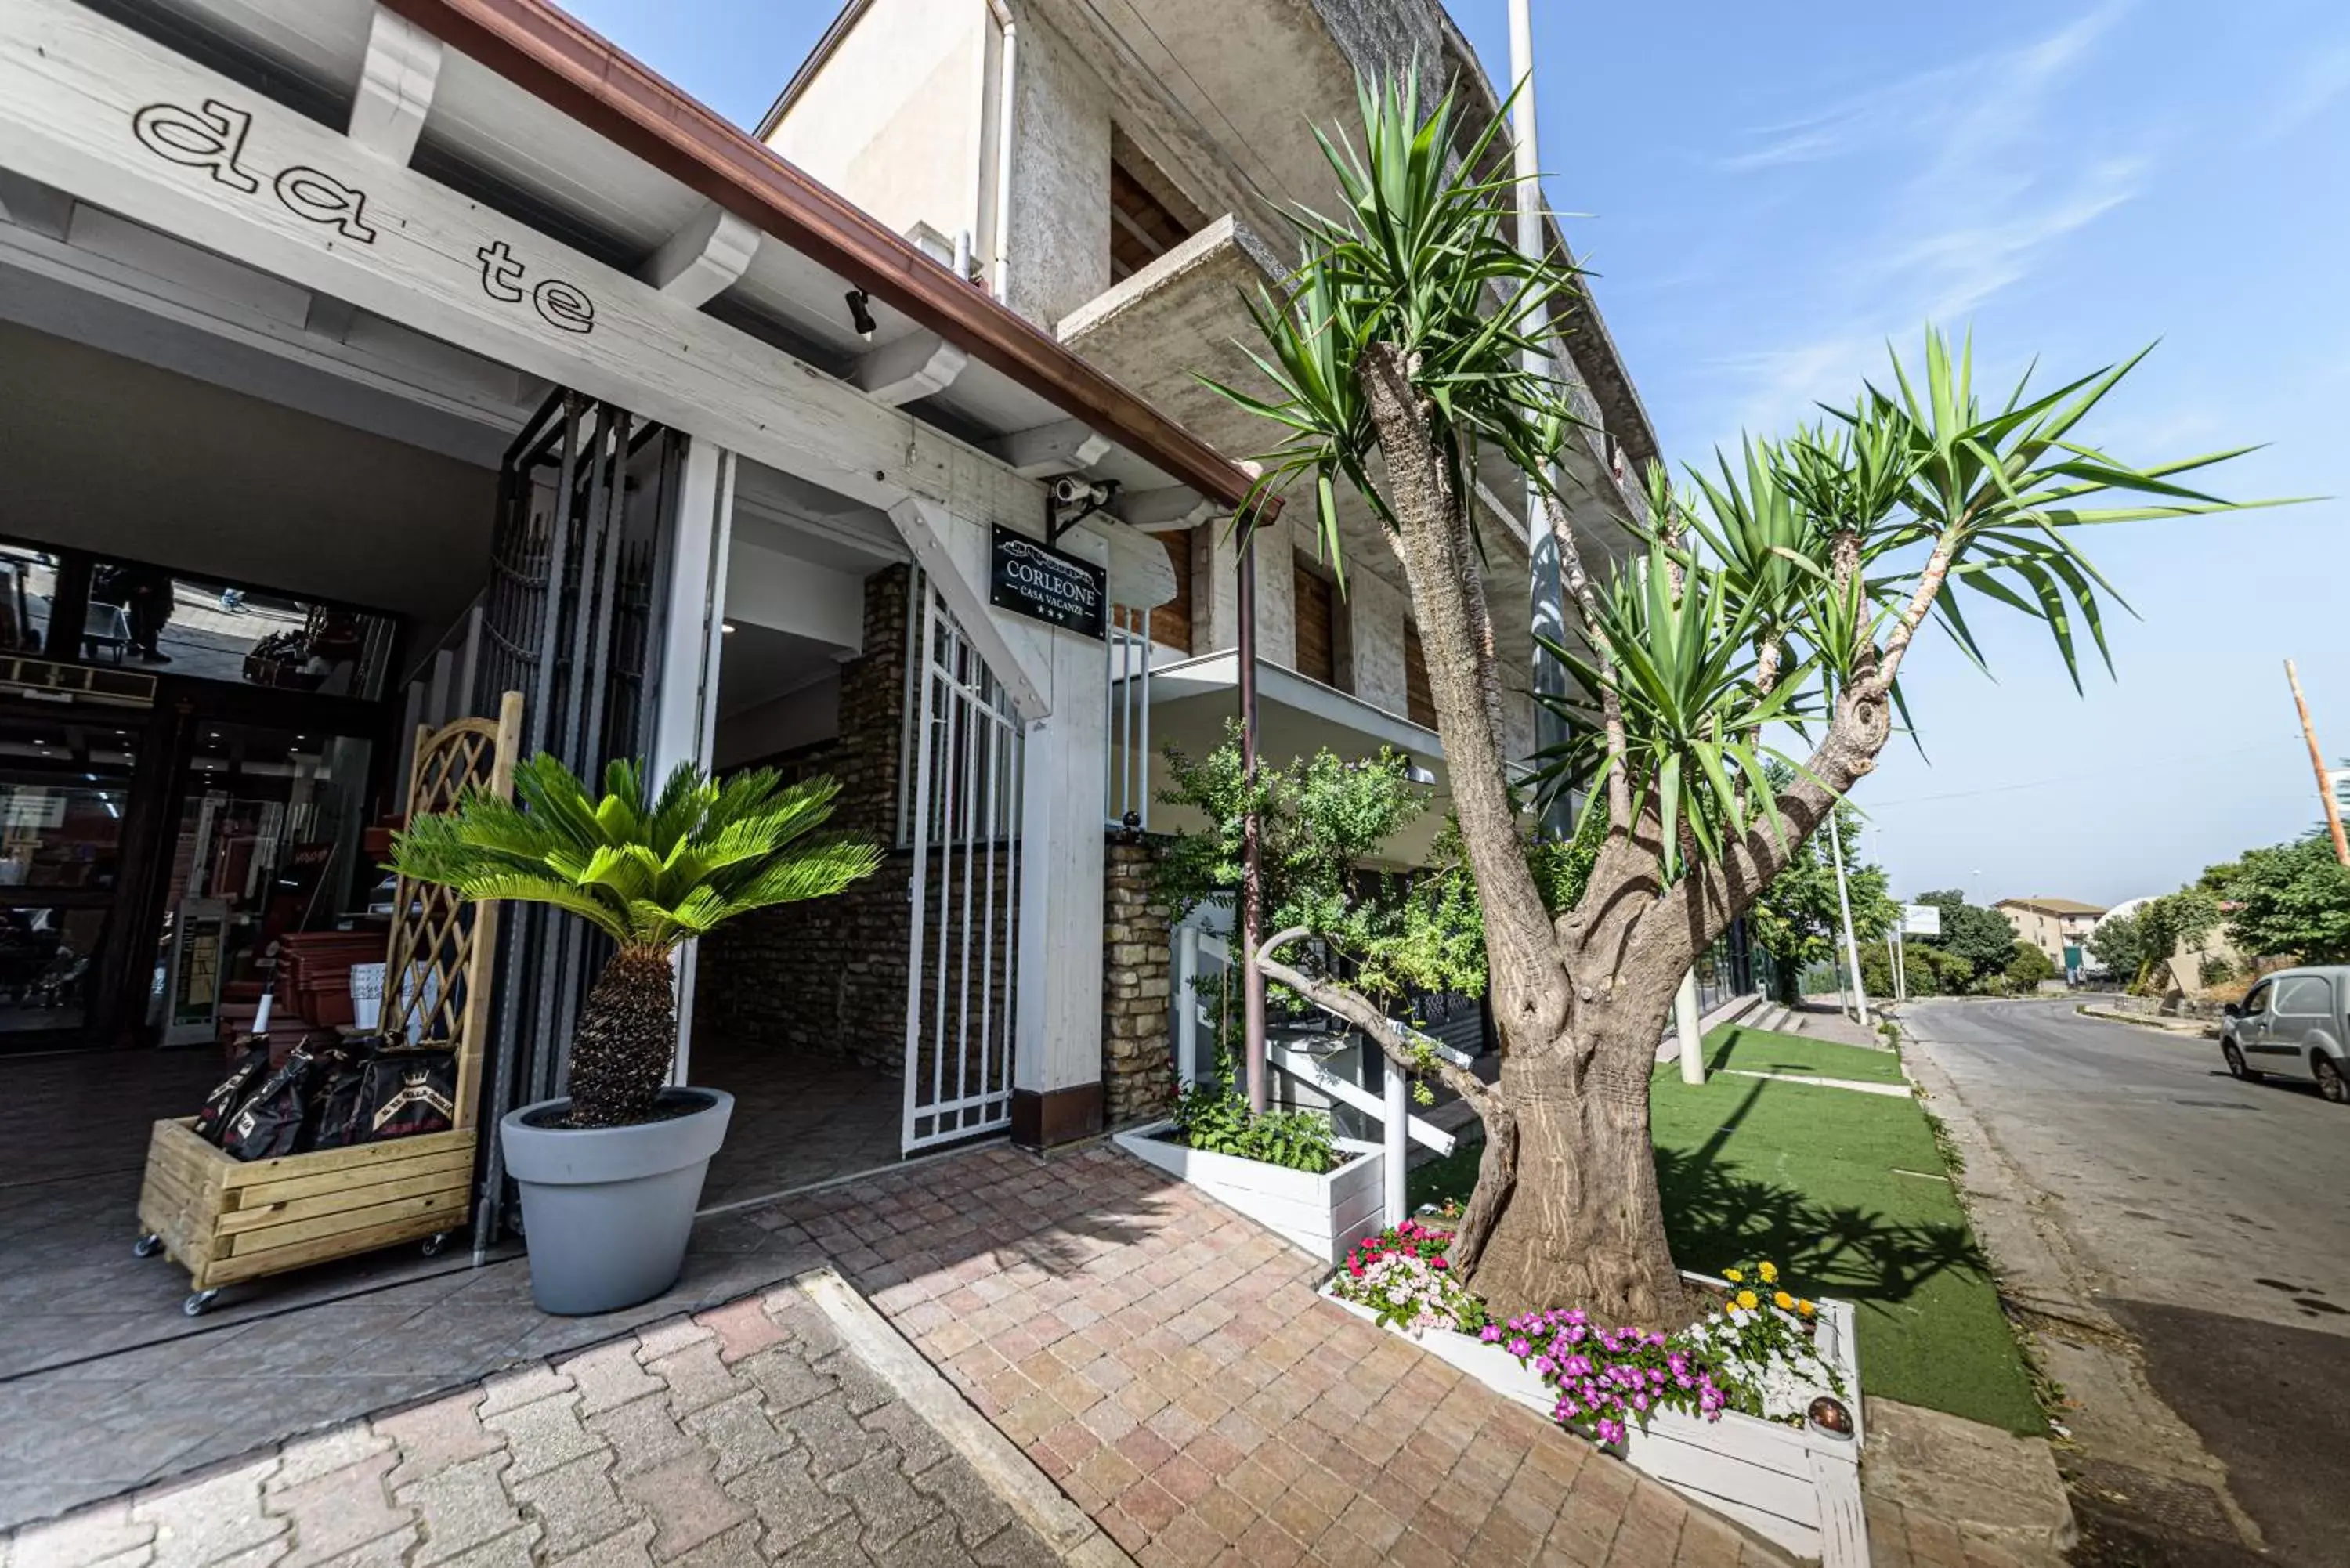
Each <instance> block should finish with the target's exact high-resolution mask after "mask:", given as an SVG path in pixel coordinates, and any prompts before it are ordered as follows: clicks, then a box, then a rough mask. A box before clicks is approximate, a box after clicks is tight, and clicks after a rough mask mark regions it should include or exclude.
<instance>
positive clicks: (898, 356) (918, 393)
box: [848, 332, 971, 409]
mask: <svg viewBox="0 0 2350 1568" xmlns="http://www.w3.org/2000/svg"><path fill="white" fill-rule="evenodd" d="M970 362H971V356H970V355H968V354H966V353H964V352H963V351H962V349H961V348H957V347H956V346H955V345H953V344H951V343H950V342H948V341H947V340H946V339H945V338H943V337H940V336H939V335H938V334H937V333H935V332H910V333H908V334H907V335H906V336H905V337H900V338H899V339H898V340H897V341H896V342H895V343H885V344H883V345H882V346H881V347H880V348H876V349H874V350H873V352H871V353H870V354H868V355H866V356H865V357H864V358H861V359H859V360H858V362H857V366H856V369H853V370H851V371H850V372H849V377H848V379H849V380H850V381H852V382H854V383H855V384H856V385H857V386H858V387H860V388H862V389H864V390H865V391H866V392H868V394H870V395H871V397H872V399H873V400H874V401H875V402H877V403H887V404H889V406H890V407H891V408H893V409H894V408H897V407H898V406H899V405H900V404H903V403H910V402H912V401H914V400H916V399H917V398H927V397H929V396H930V395H931V393H933V392H943V391H945V390H946V389H948V388H949V387H951V386H952V385H953V384H954V379H955V378H956V377H957V376H960V375H962V368H963V367H964V366H965V365H967V364H969V363H970Z"/></svg>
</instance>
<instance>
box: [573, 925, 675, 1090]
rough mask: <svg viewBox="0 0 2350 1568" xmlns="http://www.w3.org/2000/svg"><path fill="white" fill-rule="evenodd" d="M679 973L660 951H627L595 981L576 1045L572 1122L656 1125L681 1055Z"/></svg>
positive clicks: (650, 949)
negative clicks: (656, 1103) (658, 1101)
mask: <svg viewBox="0 0 2350 1568" xmlns="http://www.w3.org/2000/svg"><path fill="white" fill-rule="evenodd" d="M675 979H676V975H675V971H672V970H671V968H670V962H669V954H668V953H667V952H666V951H664V950H661V949H660V948H650V947H646V948H622V949H621V950H619V952H616V953H614V954H613V955H612V958H611V961H610V962H608V963H607V964H606V965H605V966H604V972H603V973H601V974H599V975H598V976H597V977H596V988H595V989H594V990H593V991H591V992H588V993H587V1008H586V1010H585V1011H584V1012H582V1013H581V1014H580V1018H579V1033H578V1034H577V1036H575V1037H574V1038H573V1040H572V1043H571V1125H572V1126H573V1127H629V1126H630V1125H632V1124H634V1123H637V1122H643V1121H650V1120H651V1119H652V1114H653V1099H654V1096H658V1095H659V1094H660V1092H661V1090H662V1088H663V1087H664V1086H666V1085H668V1083H669V1074H670V1064H671V1062H673V1061H674V1060H675V1059H676V1057H677V997H676V989H675Z"/></svg>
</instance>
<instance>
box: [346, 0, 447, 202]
mask: <svg viewBox="0 0 2350 1568" xmlns="http://www.w3.org/2000/svg"><path fill="white" fill-rule="evenodd" d="M440 79H441V40H440V39H438V38H436V37H434V36H432V34H430V33H428V32H426V31H425V30H424V29H423V28H421V27H420V26H417V25H416V24H415V23H413V22H411V21H410V20H408V18H406V17H405V16H394V15H393V14H392V13H390V11H387V10H385V9H384V8H383V7H382V6H381V5H378V6H377V7H376V8H375V19H374V20H373V21H371V22H369V24H368V50H367V63H366V65H364V66H363V67H360V69H359V96H358V97H357V98H356V99H352V100H351V124H350V130H349V136H350V139H351V140H353V141H355V142H357V143H358V144H359V146H361V147H364V148H366V149H367V150H368V151H369V152H372V153H374V154H375V155H376V156H377V157H379V158H381V159H384V160H386V161H390V162H393V163H400V164H405V163H406V162H407V161H409V160H410V159H411V158H413V157H414V156H415V155H416V139H417V138H418V137H419V136H420V135H421V134H423V131H424V117H425V116H426V115H427V114H429V113H431V112H432V90H433V88H434V87H435V86H437V85H438V84H439V82H440Z"/></svg>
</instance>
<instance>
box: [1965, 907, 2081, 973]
mask: <svg viewBox="0 0 2350 1568" xmlns="http://www.w3.org/2000/svg"><path fill="white" fill-rule="evenodd" d="M1991 908H1992V909H1997V910H1998V911H1999V912H2000V913H2001V914H2002V915H2005V916H2006V917H2007V923H2008V924H2009V925H2011V926H2012V927H2014V928H2015V940H2017V941H2020V942H2030V943H2031V944H2032V945H2033V947H2035V948H2038V949H2039V950H2041V951H2042V952H2043V953H2046V954H2047V955H2048V961H2049V962H2051V963H2053V964H2054V965H2055V966H2056V967H2057V969H2058V970H2059V971H2062V972H2064V973H2065V974H2073V973H2075V972H2077V971H2079V970H2080V968H2081V966H2082V963H2083V955H2084V954H2085V953H2086V951H2087V950H2088V942H2089V933H2090V932H2091V931H2093V930H2095V929H2096V927H2097V919H2098V917H2100V916H2102V915H2103V914H2104V913H2105V912H2106V911H2105V910H2104V909H2103V908H2101V907H2100V906H2098V905H2095V904H2084V903H2082V902H2081V901H2080V900H2079V899H2077V898H2002V899H2001V900H2000V901H1999V902H1998V903H1996V904H1993V905H1992V906H1991Z"/></svg>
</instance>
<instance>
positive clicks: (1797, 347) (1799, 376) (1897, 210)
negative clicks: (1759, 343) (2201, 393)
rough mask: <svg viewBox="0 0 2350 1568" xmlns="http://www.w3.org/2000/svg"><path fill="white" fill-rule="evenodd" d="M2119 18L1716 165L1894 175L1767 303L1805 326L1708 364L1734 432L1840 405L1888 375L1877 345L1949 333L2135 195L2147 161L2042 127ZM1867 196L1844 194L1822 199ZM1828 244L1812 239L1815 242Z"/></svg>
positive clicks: (1866, 188) (2081, 26) (1906, 90)
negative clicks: (1859, 164) (1850, 225)
mask: <svg viewBox="0 0 2350 1568" xmlns="http://www.w3.org/2000/svg"><path fill="white" fill-rule="evenodd" d="M2126 8H2127V0H2105V3H2104V4H2101V5H2097V6H2096V7H2095V8H2094V9H2092V10H2090V11H2088V12H2086V13H2085V14H2084V15H2082V16H2079V17H2078V18H2076V19H2074V21H2072V22H2071V23H2069V24H2067V25H2066V26H2063V27H2061V28H2059V29H2057V30H2056V31H2055V32H2054V33H2051V34H2048V35H2047V36H2043V37H2039V38H2035V39H2032V40H2029V41H2026V42H2023V43H2021V44H2015V45H2011V46H2009V47H2003V48H2000V49H1996V50H1992V51H1989V52H1987V53H1984V54H1981V55H1978V56H1975V57H1970V58H1968V59H1963V60H1960V61H1957V62H1954V63H1951V64H1949V65H1945V66H1939V67H1934V68H1932V69H1929V70H1926V71H1921V72H1918V73H1915V74H1913V75H1911V76H1909V77H1907V78H1902V79H1900V80H1898V81H1896V82H1893V83H1891V84H1889V85H1887V86H1885V87H1882V88H1872V89H1870V90H1869V91H1867V92H1866V93H1863V94H1859V95H1856V96H1855V97H1853V98H1851V99H1846V100H1845V101H1844V102H1841V103H1838V104H1835V105H1832V106H1830V107H1829V108H1828V109H1825V110H1823V111H1822V112H1820V113H1818V114H1816V115H1814V116H1811V117H1809V118H1807V119H1803V120H1800V121H1796V122H1793V123H1789V124H1785V125H1781V126H1777V127H1773V128H1768V129H1766V130H1763V131H1760V132H1758V133H1757V135H1758V139H1759V140H1757V143H1756V144H1755V145H1754V146H1752V147H1751V148H1748V149H1746V150H1744V151H1741V152H1739V153H1737V154H1735V155H1733V156H1732V157H1731V158H1729V159H1726V160H1723V161H1721V163H1720V164H1719V165H1718V167H1719V168H1720V169H1721V171H1724V172H1727V173H1731V174H1737V175H1743V176H1747V177H1750V178H1769V177H1770V172H1769V171H1773V170H1779V169H1784V168H1786V167H1788V166H1791V165H1796V164H1802V163H1807V162H1815V161H1823V160H1826V159H1831V158H1844V157H1854V158H1857V157H1861V156H1864V155H1865V156H1866V157H1868V158H1870V159H1872V160H1874V161H1877V163H1880V164H1883V163H1888V162H1889V164H1890V165H1891V167H1893V168H1894V169H1896V170H1898V171H1899V173H1898V177H1897V178H1896V179H1894V180H1893V181H1892V182H1890V183H1889V184H1887V185H1886V186H1885V187H1883V193H1882V195H1881V196H1878V197H1877V198H1876V199H1875V201H1874V202H1873V204H1872V207H1871V210H1870V212H1869V213H1868V215H1867V216H1866V220H1865V221H1864V222H1863V223H1862V224H1861V225H1860V227H1859V229H1858V231H1857V233H1856V234H1854V235H1852V236H1850V237H1849V238H1846V239H1843V240H1839V241H1835V242H1832V244H1833V246H1834V248H1833V250H1832V251H1831V253H1830V254H1831V256H1832V259H1831V260H1830V261H1828V262H1827V263H1825V264H1824V265H1822V266H1821V267H1820V268H1819V269H1818V272H1817V274H1816V282H1815V284H1814V286H1812V287H1811V288H1810V289H1809V290H1808V291H1807V292H1808V295H1809V297H1808V298H1787V299H1783V300H1779V301H1776V302H1774V304H1775V305H1777V306H1783V307H1784V310H1785V314H1787V315H1788V316H1790V317H1798V318H1800V317H1811V318H1813V319H1814V320H1819V319H1820V318H1821V317H1828V319H1825V320H1824V321H1822V322H1821V325H1820V326H1819V327H1818V328H1817V329H1816V330H1814V331H1812V332H1810V333H1807V334H1805V335H1804V336H1801V337H1797V338H1795V339H1794V340H1793V341H1790V342H1787V343H1784V344H1783V345H1781V346H1778V347H1775V348H1766V349H1763V350H1760V351H1757V352H1753V353H1749V354H1744V355H1740V356H1736V357H1733V358H1728V359H1725V360H1724V361H1722V362H1721V365H1722V369H1725V370H1727V371H1729V372H1730V373H1731V377H1732V378H1733V380H1734V381H1735V382H1736V383H1738V385H1737V388H1736V390H1735V393H1734V396H1733V397H1732V399H1731V406H1730V407H1729V408H1727V409H1726V410H1725V412H1727V413H1729V414H1731V416H1732V428H1731V430H1730V431H1725V432H1724V433H1725V436H1727V437H1730V438H1732V439H1734V436H1735V431H1736V430H1738V429H1746V430H1756V431H1775V430H1779V429H1782V428H1783V427H1785V426H1786V425H1788V424H1790V423H1792V422H1793V421H1795V420H1798V419H1802V418H1805V417H1808V416H1809V414H1810V413H1811V411H1812V404H1813V403H1814V400H1819V399H1823V398H1827V399H1833V400H1838V401H1841V400H1845V399H1847V398H1849V397H1850V396H1851V395H1852V394H1853V393H1854V392H1855V391H1856V390H1857V389H1858V387H1859V383H1860V382H1861V380H1863V379H1869V378H1880V379H1881V377H1882V376H1883V374H1884V372H1885V369H1886V349H1885V346H1886V343H1887V339H1888V338H1890V339H1892V340H1893V341H1895V342H1896V343H1897V344H1898V345H1901V346H1903V347H1904V348H1907V347H1908V344H1909V343H1910V341H1911V340H1912V339H1914V337H1915V336H1916V334H1917V332H1918V329H1919V327H1920V326H1921V325H1922V324H1924V323H1926V322H1929V321H1930V322H1933V323H1935V324H1937V325H1940V326H1945V327H1963V326H1964V324H1965V318H1966V317H1969V316H1970V315H1971V314H1972V313H1973V312H1974V311H1975V310H1976V309H1977V308H1979V307H1980V306H1981V305H1982V304H1983V303H1984V302H1985V301H1987V300H1989V299H1991V298H1992V297H1993V296H1996V295H1997V294H1999V293H2000V292H2001V291H2002V290H2004V289H2006V288H2009V287H2012V286H2014V285H2015V284H2017V283H2019V282H2022V280H2024V279H2025V278H2027V277H2029V276H2030V275H2032V274H2033V271H2034V270H2035V269H2036V268H2038V267H2039V266H2041V265H2044V263H2045V262H2046V261H2047V260H2048V258H2049V256H2050V255H2051V254H2053V253H2054V252H2055V251H2056V250H2057V249H2058V248H2059V247H2060V246H2061V245H2062V244H2064V241H2065V240H2066V239H2067V238H2068V237H2069V236H2071V235H2073V234H2077V233H2078V232H2080V231H2081V230H2083V229H2085V228H2086V227H2088V226H2089V225H2090V224H2092V223H2095V222H2096V221H2097V220H2098V219H2099V218H2100V217H2102V216H2104V215H2105V214H2106V213H2110V212H2112V211H2113V210H2114V209H2115V208H2116V207H2118V206H2120V205H2122V204H2123V203H2124V202H2127V201H2129V200H2130V199H2131V198H2132V197H2134V196H2135V195H2136V194H2137V192H2138V191H2139V190H2140V189H2141V188H2142V187H2143V185H2144V183H2145V181H2146V177H2147V169H2148V162H2147V158H2146V157H2145V156H2144V155H2143V154H2142V153H2138V152H2129V153H2125V154H2120V155H2111V156H2105V157H2096V158H2084V157H2082V156H2080V154H2079V151H2078V149H2077V148H2076V147H2075V146H2074V145H2073V144H2072V142H2071V141H2070V140H2068V139H2067V138H2066V137H2065V136H2064V135H2061V134H2060V133H2059V132H2058V131H2057V130H2055V129H2054V127H2053V126H2052V124H2051V120H2052V118H2053V116H2052V112H2051V111H2052V110H2053V109H2055V108H2056V107H2057V106H2058V104H2059V102H2060V100H2061V98H2062V95H2063V92H2064V88H2065V87H2066V86H2067V84H2068V82H2069V80H2070V78H2072V77H2073V76H2074V74H2075V73H2076V72H2077V71H2078V70H2079V68H2080V67H2082V66H2083V65H2084V64H2085V62H2086V61H2088V60H2089V59H2090V58H2091V57H2092V56H2093V55H2094V53H2095V48H2096V46H2097V45H2098V43H2099V42H2100V41H2101V40H2102V39H2103V38H2104V37H2105V36H2106V35H2107V33H2109V32H2110V31H2111V30H2112V28H2113V27H2114V26H2115V24H2116V22H2117V21H2118V20H2119V19H2120V17H2121V16H2122V15H2123V13H2124V11H2125V10H2126ZM1876 189H1877V187H1874V186H1872V185H1871V184H1869V182H1866V181H1865V180H1855V181H1850V182H1846V183H1845V184H1843V185H1842V186H1841V187H1840V189H1839V191H1838V192H1837V195H1836V196H1835V197H1834V198H1822V200H1850V199H1851V198H1852V197H1853V196H1854V195H1855V194H1856V193H1858V194H1864V195H1865V194H1867V193H1868V192H1872V191H1873V190H1876ZM1828 243H1831V242H1824V244H1828Z"/></svg>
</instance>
